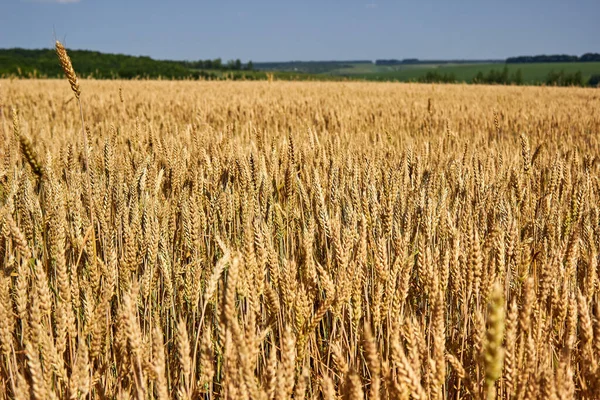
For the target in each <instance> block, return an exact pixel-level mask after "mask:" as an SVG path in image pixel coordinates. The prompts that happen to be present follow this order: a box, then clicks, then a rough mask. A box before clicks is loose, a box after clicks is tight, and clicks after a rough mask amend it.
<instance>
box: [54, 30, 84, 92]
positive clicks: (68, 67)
mask: <svg viewBox="0 0 600 400" xmlns="http://www.w3.org/2000/svg"><path fill="white" fill-rule="evenodd" d="M56 55H58V59H59V61H60V66H61V67H62V69H63V71H64V73H65V75H66V76H67V79H68V80H69V83H70V84H71V90H73V93H75V97H77V99H79V96H80V95H81V89H80V88H79V80H78V79H77V75H76V74H75V69H74V68H73V64H72V63H71V58H70V57H69V55H68V54H67V49H65V46H63V45H62V43H61V42H59V41H58V40H57V41H56Z"/></svg>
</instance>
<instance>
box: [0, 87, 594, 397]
mask: <svg viewBox="0 0 600 400" xmlns="http://www.w3.org/2000/svg"><path fill="white" fill-rule="evenodd" d="M67 77H68V78H69V82H67V80H63V81H58V80H32V81H24V80H13V81H9V80H2V81H0V106H1V113H0V114H1V115H0V118H1V120H0V123H1V127H0V130H1V132H0V136H1V137H2V139H3V140H2V144H1V145H0V267H1V270H0V272H1V274H0V280H1V282H0V345H1V346H0V351H1V355H0V398H2V399H7V398H15V399H29V398H32V399H63V398H64V399H139V400H142V399H154V398H158V399H169V398H178V399H202V398H204V399H216V398H223V399H225V398H227V399H246V398H247V399H288V398H294V399H303V398H311V399H312V398H315V399H321V398H322V399H336V398H345V399H363V398H369V399H409V398H414V399H468V398H475V399H495V398H501V399H537V398H543V399H569V398H588V399H592V398H598V397H599V395H598V393H600V381H599V380H600V368H599V366H598V361H599V360H600V296H599V294H600V293H599V282H598V252H599V248H600V211H599V204H600V180H599V175H598V172H599V168H600V164H599V161H600V159H599V158H598V154H600V153H599V151H600V142H599V140H598V134H600V92H598V91H597V90H593V89H575V88H544V87H535V88H534V87H529V88H524V87H518V88H517V87H492V86H466V85H417V84H395V83H358V82H354V83H324V82H323V83H315V82H278V81H272V82H191V81H187V82H168V81H94V80H83V81H77V79H76V77H75V76H67ZM69 83H71V87H72V88H73V91H72V90H71V88H70V87H69ZM79 100H80V101H81V105H82V108H81V112H80V108H79ZM82 116H83V121H84V122H83V123H84V125H83V126H84V127H85V129H84V130H83V132H82V118H81V117H82Z"/></svg>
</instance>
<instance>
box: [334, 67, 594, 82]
mask: <svg viewBox="0 0 600 400" xmlns="http://www.w3.org/2000/svg"><path fill="white" fill-rule="evenodd" d="M505 65H506V66H507V67H508V71H509V73H511V74H512V73H513V72H515V71H517V70H518V69H520V70H521V73H522V76H523V82H524V83H530V84H536V83H541V82H544V81H545V79H546V77H547V76H548V73H549V72H550V71H554V72H559V71H564V72H565V73H575V72H577V71H581V74H582V76H583V79H584V81H586V82H587V80H588V79H589V78H590V76H591V75H593V74H600V62H572V63H532V64H461V65H457V64H442V65H435V64H413V65H399V66H378V65H374V64H356V65H353V66H352V67H351V68H342V69H337V70H333V71H331V72H330V74H331V75H341V76H347V77H349V78H355V79H356V78H358V79H365V80H398V81H413V80H415V81H416V80H418V79H419V78H420V77H422V76H424V75H425V74H426V73H427V72H428V71H437V72H439V73H441V74H454V75H455V76H456V78H457V79H458V80H459V81H464V82H471V81H472V80H473V78H474V77H475V75H477V73H478V72H482V73H484V74H486V73H488V71H490V70H492V69H495V70H502V69H503V68H504V66H505Z"/></svg>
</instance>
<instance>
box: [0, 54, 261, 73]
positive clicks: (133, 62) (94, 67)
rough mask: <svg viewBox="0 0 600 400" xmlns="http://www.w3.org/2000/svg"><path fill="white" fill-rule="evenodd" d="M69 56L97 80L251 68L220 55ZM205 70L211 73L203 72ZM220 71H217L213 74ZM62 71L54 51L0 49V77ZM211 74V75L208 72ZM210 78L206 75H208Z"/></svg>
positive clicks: (79, 67) (80, 71) (223, 71)
mask: <svg viewBox="0 0 600 400" xmlns="http://www.w3.org/2000/svg"><path fill="white" fill-rule="evenodd" d="M69 55H70V56H71V59H72V60H73V63H74V64H75V65H76V66H77V72H78V73H79V74H80V75H81V76H85V77H93V78H98V79H115V78H122V79H132V78H136V77H141V78H159V77H162V78H168V79H185V78H192V79H193V78H199V77H211V76H213V75H214V76H217V75H219V76H220V75H222V74H223V73H225V72H228V71H233V72H235V71H252V70H253V69H254V68H253V65H252V61H249V62H248V63H246V64H243V63H242V62H241V61H240V60H239V59H237V60H230V61H228V62H227V63H223V62H222V60H221V59H220V58H217V59H214V60H198V61H167V60H154V59H152V58H150V57H147V56H139V57H136V56H129V55H124V54H108V53H100V52H97V51H89V50H70V51H69ZM205 70H209V71H211V72H206V71H205ZM215 71H216V72H220V74H215ZM62 73H63V72H62V70H61V68H60V65H59V64H58V63H57V62H56V54H55V52H54V50H50V49H42V50H28V49H20V48H14V49H0V76H22V77H57V76H61V74H62ZM211 74H212V75H211ZM209 79H210V78H209Z"/></svg>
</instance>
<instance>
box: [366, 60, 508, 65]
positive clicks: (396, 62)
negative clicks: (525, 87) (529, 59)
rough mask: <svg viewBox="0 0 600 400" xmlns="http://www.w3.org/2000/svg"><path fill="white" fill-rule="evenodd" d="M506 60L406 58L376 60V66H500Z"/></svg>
mask: <svg viewBox="0 0 600 400" xmlns="http://www.w3.org/2000/svg"><path fill="white" fill-rule="evenodd" d="M504 61H505V60H419V59H418V58H405V59H403V60H396V59H393V58H392V59H389V60H375V65H390V66H393V65H417V64H422V65H429V64H435V65H443V64H500V63H504Z"/></svg>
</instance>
